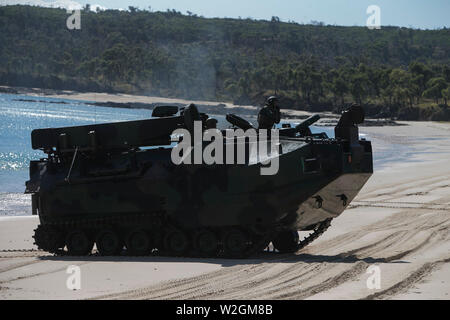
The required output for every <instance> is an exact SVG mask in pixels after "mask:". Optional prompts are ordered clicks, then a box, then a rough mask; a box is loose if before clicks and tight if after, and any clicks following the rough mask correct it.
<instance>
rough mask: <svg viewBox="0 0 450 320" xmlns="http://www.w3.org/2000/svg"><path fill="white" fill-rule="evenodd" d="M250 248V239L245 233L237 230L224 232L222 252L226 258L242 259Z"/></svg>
mask: <svg viewBox="0 0 450 320" xmlns="http://www.w3.org/2000/svg"><path fill="white" fill-rule="evenodd" d="M249 247H250V239H249V236H248V234H247V233H246V232H244V231H243V230H241V229H238V228H232V229H229V230H227V231H225V233H224V236H223V250H224V254H225V256H226V257H230V258H244V257H245V256H246V254H247V251H248V249H249Z"/></svg>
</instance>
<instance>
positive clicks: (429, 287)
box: [0, 122, 450, 299]
mask: <svg viewBox="0 0 450 320" xmlns="http://www.w3.org/2000/svg"><path fill="white" fill-rule="evenodd" d="M408 124H409V125H407V126H401V127H370V128H364V133H367V134H368V135H370V136H371V137H373V139H374V153H377V152H380V153H381V152H388V151H389V150H388V149H389V148H387V147H386V146H388V145H390V144H395V145H398V146H401V147H402V148H399V149H398V150H399V151H398V153H399V154H392V157H393V159H392V161H390V162H389V161H387V162H385V164H384V165H383V166H380V168H379V169H378V170H377V171H376V172H375V174H374V175H373V176H372V178H371V179H370V180H369V182H368V183H367V185H366V186H365V187H364V188H363V190H362V191H361V193H360V194H359V195H358V197H357V198H356V199H355V201H353V202H352V204H351V206H350V207H349V209H348V210H346V211H345V212H344V213H343V214H342V215H341V216H340V217H338V218H336V219H334V220H333V222H332V226H331V227H330V229H328V231H327V232H326V233H325V234H324V235H323V236H322V237H321V238H319V239H318V240H317V241H315V242H314V243H313V244H311V245H310V246H308V247H306V248H305V249H303V250H302V251H300V252H298V253H297V254H295V255H277V254H272V253H263V254H261V255H260V256H257V257H255V258H252V259H245V260H227V259H192V258H167V257H144V258H133V257H112V258H108V257H97V256H92V257H53V256H51V255H48V254H45V253H43V252H39V251H27V250H30V249H31V250H33V249H35V248H34V246H33V242H32V238H31V236H32V234H33V229H34V228H35V226H36V225H37V223H38V220H37V218H36V217H3V218H0V299H105V298H106V299H240V298H242V299H429V298H431V299H448V298H449V293H450V286H449V280H448V279H450V165H449V159H450V138H449V134H450V124H445V123H434V122H418V123H408ZM405 150H406V151H405ZM389 152H392V150H391V151H389ZM389 156H390V154H389ZM70 265H77V266H79V267H80V268H81V289H80V290H69V289H67V287H66V281H67V278H68V277H69V274H67V273H66V270H67V267H68V266H70ZM372 265H376V266H378V267H379V270H380V276H381V278H380V279H381V283H380V285H381V287H380V289H369V288H368V287H367V280H368V278H369V276H370V274H368V273H367V270H368V268H369V267H371V266H372Z"/></svg>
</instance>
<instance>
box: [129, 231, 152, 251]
mask: <svg viewBox="0 0 450 320" xmlns="http://www.w3.org/2000/svg"><path fill="white" fill-rule="evenodd" d="M125 246H126V247H127V252H128V254H130V255H132V256H144V255H147V254H149V253H150V252H151V250H152V249H153V242H152V240H151V237H150V235H149V234H148V233H147V232H146V231H144V230H133V231H131V232H130V233H129V234H128V235H127V238H126V241H125Z"/></svg>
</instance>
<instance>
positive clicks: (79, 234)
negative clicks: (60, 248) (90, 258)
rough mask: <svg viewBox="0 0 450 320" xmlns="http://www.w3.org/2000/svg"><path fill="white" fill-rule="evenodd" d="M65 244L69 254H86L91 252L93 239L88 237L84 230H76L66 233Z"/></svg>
mask: <svg viewBox="0 0 450 320" xmlns="http://www.w3.org/2000/svg"><path fill="white" fill-rule="evenodd" d="M66 246H67V251H68V253H69V255H71V256H86V255H88V254H90V253H91V251H92V248H93V246H94V241H93V240H92V239H91V238H89V236H88V235H87V234H86V232H84V231H82V230H76V231H72V232H70V233H69V234H68V235H67V237H66Z"/></svg>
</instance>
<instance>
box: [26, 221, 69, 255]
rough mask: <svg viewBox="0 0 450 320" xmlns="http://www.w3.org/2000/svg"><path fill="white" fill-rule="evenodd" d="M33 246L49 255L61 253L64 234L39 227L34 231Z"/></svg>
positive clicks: (50, 228) (63, 244)
mask: <svg viewBox="0 0 450 320" xmlns="http://www.w3.org/2000/svg"><path fill="white" fill-rule="evenodd" d="M33 238H34V244H35V245H36V246H37V247H38V249H41V250H45V251H47V252H50V253H57V252H59V251H61V250H62V249H63V248H64V246H65V242H64V234H63V233H62V232H60V231H58V230H56V229H54V228H52V227H49V226H42V225H39V226H38V227H37V229H35V230H34V236H33Z"/></svg>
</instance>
